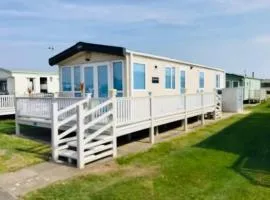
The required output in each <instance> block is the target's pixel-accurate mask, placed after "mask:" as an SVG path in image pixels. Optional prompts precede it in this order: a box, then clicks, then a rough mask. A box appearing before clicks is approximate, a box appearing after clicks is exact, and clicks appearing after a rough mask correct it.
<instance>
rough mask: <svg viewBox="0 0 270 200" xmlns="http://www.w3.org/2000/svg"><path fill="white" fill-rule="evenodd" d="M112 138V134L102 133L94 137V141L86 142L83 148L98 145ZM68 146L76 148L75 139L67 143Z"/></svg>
mask: <svg viewBox="0 0 270 200" xmlns="http://www.w3.org/2000/svg"><path fill="white" fill-rule="evenodd" d="M112 139H113V137H112V136H104V135H100V136H98V137H97V138H95V140H94V142H92V143H90V144H86V145H85V148H92V147H95V146H99V145H102V144H105V143H108V142H111V141H112ZM68 146H69V147H73V148H77V141H72V142H69V143H68Z"/></svg>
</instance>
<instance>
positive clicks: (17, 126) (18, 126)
mask: <svg viewBox="0 0 270 200" xmlns="http://www.w3.org/2000/svg"><path fill="white" fill-rule="evenodd" d="M14 107H15V126H16V135H17V136H18V135H20V134H21V132H20V124H19V123H18V109H17V98H16V97H15V96H14Z"/></svg>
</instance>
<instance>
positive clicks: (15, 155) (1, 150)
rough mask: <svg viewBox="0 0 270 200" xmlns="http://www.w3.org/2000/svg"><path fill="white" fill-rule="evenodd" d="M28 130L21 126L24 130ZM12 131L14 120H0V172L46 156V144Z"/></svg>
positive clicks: (21, 166)
mask: <svg viewBox="0 0 270 200" xmlns="http://www.w3.org/2000/svg"><path fill="white" fill-rule="evenodd" d="M29 130H30V129H29V128H23V131H24V132H26V131H29ZM14 132H15V122H14V120H1V121H0V174H1V173H4V172H10V171H15V170H18V169H21V168H23V167H26V166H29V165H33V164H37V163H40V162H42V161H44V160H46V159H47V158H48V153H49V147H48V146H47V145H44V144H41V143H38V142H35V141H33V140H29V139H24V138H21V137H17V136H15V135H14ZM36 134H38V132H37V133H36Z"/></svg>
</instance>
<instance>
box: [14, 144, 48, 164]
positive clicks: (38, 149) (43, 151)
mask: <svg viewBox="0 0 270 200" xmlns="http://www.w3.org/2000/svg"><path fill="white" fill-rule="evenodd" d="M16 151H19V152H24V153H29V154H33V155H35V156H36V157H38V158H40V159H42V160H46V161H48V160H50V155H51V154H50V151H49V148H48V147H47V146H44V145H37V146H34V147H28V148H16Z"/></svg>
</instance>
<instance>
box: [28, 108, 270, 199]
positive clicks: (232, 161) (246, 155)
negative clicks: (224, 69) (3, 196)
mask: <svg viewBox="0 0 270 200" xmlns="http://www.w3.org/2000/svg"><path fill="white" fill-rule="evenodd" d="M269 149H270V106H269V104H268V103H266V104H263V105H260V106H258V107H255V108H252V113H251V114H250V115H248V116H247V115H237V116H234V117H232V118H230V119H226V120H223V121H220V122H218V123H216V124H212V125H208V126H205V127H203V128H201V129H199V130H196V131H195V132H193V133H191V134H189V135H188V136H184V137H179V138H177V139H174V140H172V141H170V142H165V143H161V144H157V145H155V146H154V147H153V148H152V149H151V150H149V151H148V152H144V153H138V154H134V155H130V156H127V157H123V158H119V159H118V160H117V161H118V163H119V165H120V167H119V168H118V169H117V170H115V171H112V172H107V173H103V174H96V175H87V176H83V177H79V178H75V179H73V180H69V181H66V182H60V183H57V184H54V185H51V186H49V187H47V188H45V189H41V190H38V191H36V192H34V193H30V194H28V195H27V196H26V197H25V199H26V200H32V199H40V200H43V199H44V200H45V199H46V200H52V199H58V200H61V199H65V200H69V199H70V200H74V199H78V200H79V199H80V200H88V199H90V200H95V199H99V200H100V199H104V200H108V199H122V200H126V199H134V200H135V199H150V200H154V199H160V200H166V199H218V200H222V199H256V200H258V199H270V188H269V186H270V151H269Z"/></svg>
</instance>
